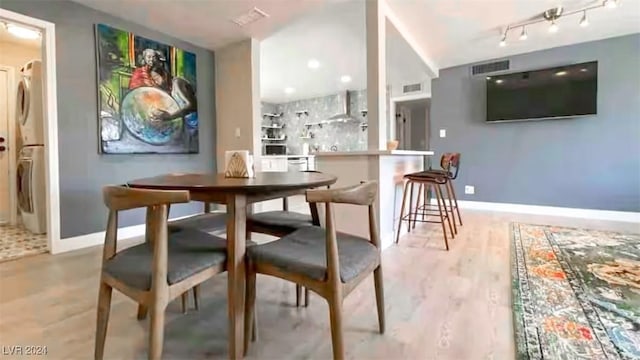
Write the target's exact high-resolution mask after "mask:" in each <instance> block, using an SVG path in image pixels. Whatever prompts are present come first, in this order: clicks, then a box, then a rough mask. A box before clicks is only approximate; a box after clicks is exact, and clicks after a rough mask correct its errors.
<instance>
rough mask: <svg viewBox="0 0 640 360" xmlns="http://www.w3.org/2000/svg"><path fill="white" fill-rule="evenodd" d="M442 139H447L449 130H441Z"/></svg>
mask: <svg viewBox="0 0 640 360" xmlns="http://www.w3.org/2000/svg"><path fill="white" fill-rule="evenodd" d="M440 137H441V138H444V137H447V129H440Z"/></svg>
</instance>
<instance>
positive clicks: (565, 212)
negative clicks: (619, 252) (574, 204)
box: [431, 199, 640, 223]
mask: <svg viewBox="0 0 640 360" xmlns="http://www.w3.org/2000/svg"><path fill="white" fill-rule="evenodd" d="M431 203H432V204H434V205H435V204H436V201H435V199H431ZM458 205H459V206H460V208H461V209H472V210H486V211H499V212H510V213H516V214H532V215H549V216H562V217H572V218H581V219H593V220H605V221H621V222H634V223H640V212H631V211H612V210H596V209H578V208H567V207H557V206H540V205H523V204H509V203H494V202H484V201H468V200H459V201H458Z"/></svg>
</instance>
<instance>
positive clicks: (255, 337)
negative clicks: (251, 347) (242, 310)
mask: <svg viewBox="0 0 640 360" xmlns="http://www.w3.org/2000/svg"><path fill="white" fill-rule="evenodd" d="M251 341H253V342H256V341H258V303H255V305H254V306H253V322H251Z"/></svg>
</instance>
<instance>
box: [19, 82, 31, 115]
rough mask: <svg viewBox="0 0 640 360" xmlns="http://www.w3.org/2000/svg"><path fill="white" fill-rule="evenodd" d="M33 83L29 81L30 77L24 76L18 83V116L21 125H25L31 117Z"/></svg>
mask: <svg viewBox="0 0 640 360" xmlns="http://www.w3.org/2000/svg"><path fill="white" fill-rule="evenodd" d="M30 85H31V84H30V83H29V78H28V77H26V76H24V77H22V79H21V80H20V82H19V83H18V96H17V102H18V103H17V106H16V113H17V116H18V122H19V123H20V125H22V126H24V125H25V124H26V122H27V119H28V117H29V101H30V98H31V96H30V95H31V86H30Z"/></svg>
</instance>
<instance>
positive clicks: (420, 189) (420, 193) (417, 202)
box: [413, 183, 424, 229]
mask: <svg viewBox="0 0 640 360" xmlns="http://www.w3.org/2000/svg"><path fill="white" fill-rule="evenodd" d="M423 187H424V186H423V185H422V183H420V184H419V185H418V197H417V198H416V215H415V217H414V218H413V228H414V229H415V228H416V222H417V221H418V213H419V212H420V196H421V195H422V188H423Z"/></svg>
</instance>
